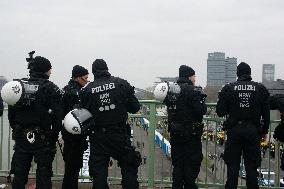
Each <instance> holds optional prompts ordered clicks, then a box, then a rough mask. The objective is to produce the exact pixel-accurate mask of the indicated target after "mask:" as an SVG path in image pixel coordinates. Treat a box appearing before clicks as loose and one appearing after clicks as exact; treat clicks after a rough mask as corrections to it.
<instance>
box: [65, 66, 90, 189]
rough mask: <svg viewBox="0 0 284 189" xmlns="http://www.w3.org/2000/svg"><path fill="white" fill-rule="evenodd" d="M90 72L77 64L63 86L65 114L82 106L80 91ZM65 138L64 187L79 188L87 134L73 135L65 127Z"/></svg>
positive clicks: (86, 145) (67, 188) (66, 188)
mask: <svg viewBox="0 0 284 189" xmlns="http://www.w3.org/2000/svg"><path fill="white" fill-rule="evenodd" d="M88 75H89V72H88V70H87V69H86V68H84V67H82V66H79V65H76V66H74V67H73V69H72V78H71V80H70V81H69V82H68V85H66V86H65V87H64V88H63V91H64V95H63V103H64V113H65V115H66V114H67V113H68V112H69V111H71V110H73V109H74V108H79V107H80V105H79V104H80V101H79V91H80V90H81V88H82V87H83V86H85V85H86V84H87V82H88ZM61 133H62V138H63V140H64V149H63V159H64V162H65V173H64V178H63V182H62V189H76V188H78V177H79V172H80V168H82V166H83V153H84V151H85V150H87V148H88V143H87V140H86V136H84V135H73V134H70V133H68V132H67V131H66V130H65V129H63V130H62V132H61Z"/></svg>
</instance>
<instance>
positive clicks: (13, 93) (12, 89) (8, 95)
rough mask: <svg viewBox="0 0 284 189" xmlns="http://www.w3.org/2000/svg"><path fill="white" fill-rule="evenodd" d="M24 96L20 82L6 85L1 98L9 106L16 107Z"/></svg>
mask: <svg viewBox="0 0 284 189" xmlns="http://www.w3.org/2000/svg"><path fill="white" fill-rule="evenodd" d="M22 94H23V86H22V84H21V83H20V82H19V81H10V82H8V83H6V84H5V85H4V86H3V87H2V90H1V97H2V99H3V101H4V102H6V103H7V104H8V105H11V106H13V105H15V104H16V103H17V102H18V101H19V100H20V98H21V96H22Z"/></svg>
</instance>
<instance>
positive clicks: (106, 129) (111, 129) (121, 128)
mask: <svg viewBox="0 0 284 189" xmlns="http://www.w3.org/2000/svg"><path fill="white" fill-rule="evenodd" d="M94 132H101V133H111V134H115V133H119V134H124V133H126V124H122V123H118V124H113V125H103V126H97V127H96V128H95V129H94Z"/></svg>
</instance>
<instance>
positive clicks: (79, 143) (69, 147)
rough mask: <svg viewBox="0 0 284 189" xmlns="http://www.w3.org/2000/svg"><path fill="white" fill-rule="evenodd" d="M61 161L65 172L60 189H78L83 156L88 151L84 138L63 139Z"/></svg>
mask: <svg viewBox="0 0 284 189" xmlns="http://www.w3.org/2000/svg"><path fill="white" fill-rule="evenodd" d="M63 139H64V149H63V159H64V162H65V172H64V177H63V182H62V189H78V178H79V173H80V169H81V168H82V166H83V154H84V151H85V150H87V149H88V143H87V141H86V137H81V138H72V137H67V138H66V137H65V138H63Z"/></svg>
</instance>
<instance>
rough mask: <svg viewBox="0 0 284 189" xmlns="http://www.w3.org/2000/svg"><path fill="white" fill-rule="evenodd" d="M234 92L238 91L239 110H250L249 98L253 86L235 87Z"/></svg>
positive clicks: (253, 89) (253, 88)
mask: <svg viewBox="0 0 284 189" xmlns="http://www.w3.org/2000/svg"><path fill="white" fill-rule="evenodd" d="M234 90H235V91H238V97H239V100H240V108H250V98H251V96H252V95H251V94H252V91H255V86H254V85H236V86H235V87H234Z"/></svg>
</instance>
